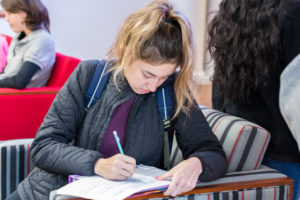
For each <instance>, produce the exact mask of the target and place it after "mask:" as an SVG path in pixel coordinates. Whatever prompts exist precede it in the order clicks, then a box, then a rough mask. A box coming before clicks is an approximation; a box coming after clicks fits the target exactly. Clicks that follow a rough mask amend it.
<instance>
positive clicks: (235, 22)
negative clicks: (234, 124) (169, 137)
mask: <svg viewBox="0 0 300 200" xmlns="http://www.w3.org/2000/svg"><path fill="white" fill-rule="evenodd" d="M299 35H300V2H299V1H298V3H297V2H294V3H292V2H289V1H287V0H273V1H266V0H263V1H258V0H223V1H222V2H221V4H220V10H219V12H218V13H217V15H216V16H215V17H214V19H213V20H212V22H211V24H210V26H209V36H210V41H209V45H208V48H209V50H210V53H211V56H212V59H213V61H214V63H215V68H214V75H213V91H212V103H213V108H215V109H217V110H220V111H223V112H225V113H229V114H231V115H235V116H238V117H241V118H244V119H247V120H249V121H252V122H254V123H257V124H259V125H260V126H262V127H264V128H265V129H267V130H268V131H269V132H270V134H271V140H270V144H269V146H268V148H267V151H266V154H265V157H264V162H263V164H265V165H268V166H269V167H271V168H275V169H277V170H279V171H281V172H282V173H284V174H286V175H287V176H288V177H290V178H292V179H293V180H294V199H297V200H299V198H300V188H299V187H300V152H299V149H298V147H297V143H296V141H295V139H294V138H293V136H292V134H291V132H290V130H289V128H288V126H287V124H286V123H285V121H284V119H283V117H282V115H281V113H280V110H279V82H280V74H281V72H282V71H283V69H284V68H285V67H286V66H287V65H288V63H289V62H290V61H291V60H292V59H293V58H294V57H295V56H296V55H297V54H298V53H299V52H300V37H299Z"/></svg>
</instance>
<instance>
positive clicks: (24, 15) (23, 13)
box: [20, 11, 27, 24]
mask: <svg viewBox="0 0 300 200" xmlns="http://www.w3.org/2000/svg"><path fill="white" fill-rule="evenodd" d="M20 15H21V18H22V24H24V23H25V20H26V18H27V13H26V12H24V11H20Z"/></svg>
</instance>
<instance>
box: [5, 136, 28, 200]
mask: <svg viewBox="0 0 300 200" xmlns="http://www.w3.org/2000/svg"><path fill="white" fill-rule="evenodd" d="M32 141H33V139H18V140H7V141H3V142H0V170H1V171H0V199H5V198H6V197H7V196H8V195H9V194H11V193H12V192H14V191H15V190H16V188H17V185H18V184H19V183H20V182H21V181H22V180H23V179H24V178H25V177H26V176H27V175H28V173H29V172H30V171H31V169H32V168H33V164H32V163H31V161H30V146H31V143H32Z"/></svg>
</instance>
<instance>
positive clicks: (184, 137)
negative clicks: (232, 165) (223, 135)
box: [173, 105, 227, 181]
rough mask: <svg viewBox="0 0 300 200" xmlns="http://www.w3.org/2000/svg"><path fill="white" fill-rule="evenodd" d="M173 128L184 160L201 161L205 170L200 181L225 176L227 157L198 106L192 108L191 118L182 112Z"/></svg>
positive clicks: (175, 120)
mask: <svg viewBox="0 0 300 200" xmlns="http://www.w3.org/2000/svg"><path fill="white" fill-rule="evenodd" d="M173 126H174V128H175V131H176V139H177V141H178V145H179V148H180V149H181V150H182V154H183V158H184V159H187V158H190V157H197V158H199V159H200V161H201V163H202V168H203V171H202V173H201V175H200V177H199V178H200V180H202V181H210V180H214V179H217V178H219V177H221V176H222V175H224V173H225V172H226V171H227V163H226V155H225V153H224V151H223V148H222V146H221V144H220V142H219V140H218V139H217V137H216V136H215V135H214V134H213V132H212V130H211V128H210V127H209V125H208V123H207V121H206V118H205V117H204V115H203V113H202V111H201V110H200V108H199V107H198V106H197V105H194V106H193V107H192V108H191V110H190V115H189V116H187V115H185V114H184V113H183V112H181V113H180V114H179V115H178V117H176V119H174V125H173Z"/></svg>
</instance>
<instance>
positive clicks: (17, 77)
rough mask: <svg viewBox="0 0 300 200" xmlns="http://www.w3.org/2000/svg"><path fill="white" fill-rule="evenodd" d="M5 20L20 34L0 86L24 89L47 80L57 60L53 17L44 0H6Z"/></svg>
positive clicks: (39, 84)
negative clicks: (50, 32)
mask: <svg viewBox="0 0 300 200" xmlns="http://www.w3.org/2000/svg"><path fill="white" fill-rule="evenodd" d="M1 6H2V8H3V9H4V12H5V19H6V20H7V22H8V23H9V25H10V27H11V29H12V30H13V31H14V32H15V33H17V34H16V36H15V37H14V38H13V40H12V42H11V44H10V46H9V51H8V55H7V64H6V67H5V69H4V71H3V72H2V73H1V74H0V88H16V89H24V88H29V87H42V86H45V84H46V83H47V81H48V79H49V77H50V74H51V70H52V67H53V64H54V62H55V45H54V40H53V38H52V37H51V35H50V34H49V24H50V22H49V16H48V11H47V9H46V7H45V6H44V5H43V4H42V2H41V1H40V0H2V1H1Z"/></svg>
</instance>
